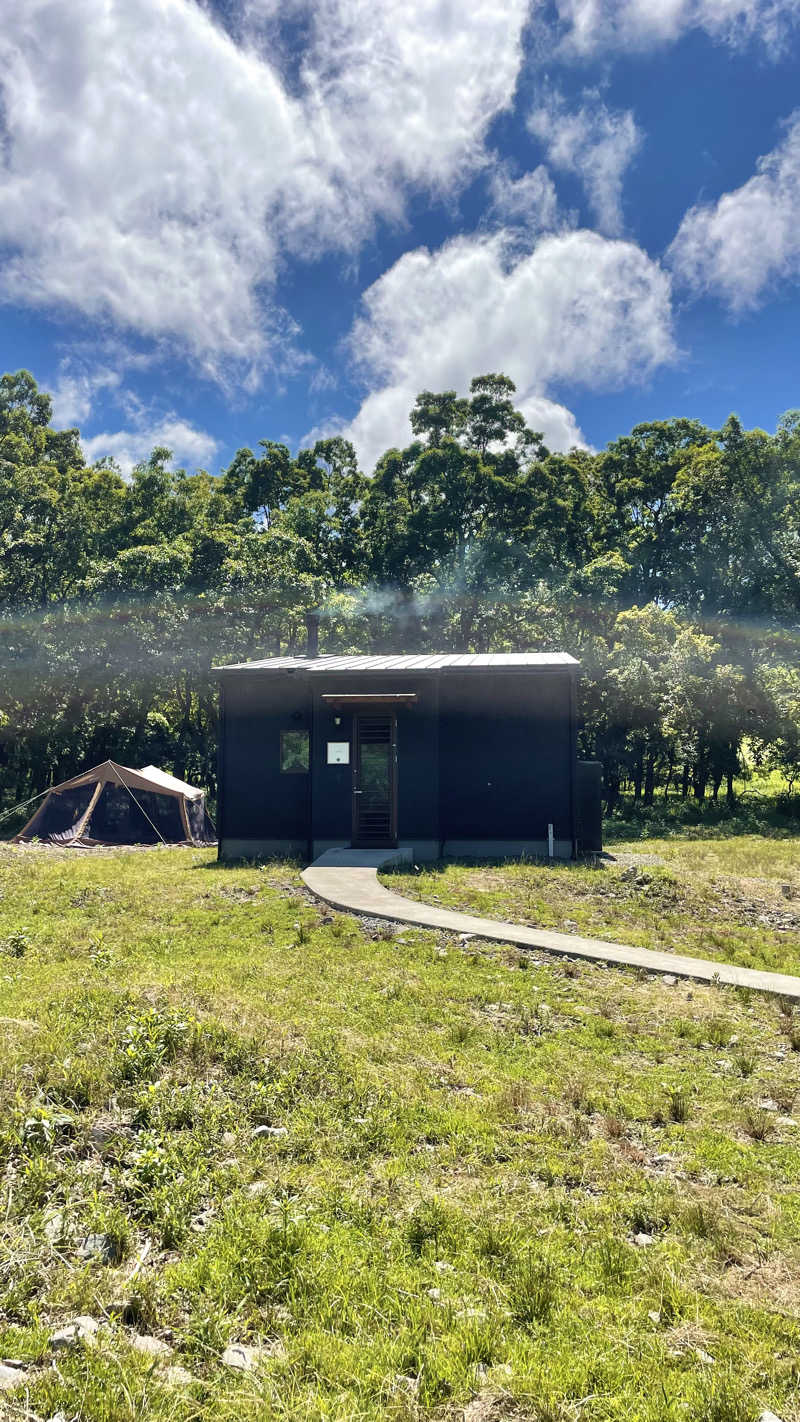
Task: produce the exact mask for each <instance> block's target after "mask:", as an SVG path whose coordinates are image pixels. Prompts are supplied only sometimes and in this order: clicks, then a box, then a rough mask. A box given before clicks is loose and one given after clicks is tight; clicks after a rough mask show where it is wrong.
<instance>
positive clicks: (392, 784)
mask: <svg viewBox="0 0 800 1422" xmlns="http://www.w3.org/2000/svg"><path fill="white" fill-rule="evenodd" d="M362 716H369V718H370V720H373V721H374V720H376V719H378V717H377V716H376V713H375V711H374V710H367V709H366V708H365V709H364V710H363V711H359V710H354V712H353V737H352V739H353V773H352V775H351V777H350V805H351V821H350V843H351V844H352V846H353V848H354V849H357V848H359V847H361V848H371V847H372V846H369V845H362V846H359V843H358V839H359V835H358V830H359V823H358V806H359V801H358V799H357V798H356V791H357V790H360V789H361V787H360V785H359V783H358V781H359V776H360V771H361V737H360V734H359V725H360V721H361V717H362ZM381 716H385V718H386V720H387V721H388V722H389V796H390V804H389V843H388V844H387V845H386V846H385V847H386V848H387V849H396V848H397V712H396V711H394V710H392V711H390V710H386V711H384V712H382V713H381ZM375 848H376V849H382V848H384V846H383V845H376V846H375Z"/></svg>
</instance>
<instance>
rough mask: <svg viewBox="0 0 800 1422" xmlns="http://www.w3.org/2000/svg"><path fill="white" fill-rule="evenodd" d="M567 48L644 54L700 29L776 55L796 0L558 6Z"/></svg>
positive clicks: (603, 0)
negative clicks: (756, 42)
mask: <svg viewBox="0 0 800 1422" xmlns="http://www.w3.org/2000/svg"><path fill="white" fill-rule="evenodd" d="M556 10H557V13H558V18H559V20H560V22H561V24H562V25H563V26H564V27H565V40H564V45H565V48H566V49H568V50H571V51H572V52H573V53H574V54H576V55H581V56H583V55H588V54H593V53H595V52H596V51H598V50H604V49H605V50H619V49H623V50H643V49H651V48H654V47H655V46H657V45H659V44H666V43H671V42H673V41H675V40H677V39H679V38H680V36H681V35H682V34H684V33H685V32H686V31H687V30H692V29H701V30H705V31H706V33H707V34H709V35H711V36H712V38H714V39H716V40H722V41H724V42H726V43H732V44H736V43H742V42H744V41H746V40H749V39H752V38H754V37H755V38H758V39H760V40H761V41H762V42H763V43H764V44H765V45H766V46H767V48H769V49H777V48H779V47H780V45H781V44H782V43H783V42H784V40H785V38H786V35H787V33H788V31H789V29H790V27H791V26H792V24H793V23H794V22H795V21H796V20H797V18H798V15H799V14H800V0H556Z"/></svg>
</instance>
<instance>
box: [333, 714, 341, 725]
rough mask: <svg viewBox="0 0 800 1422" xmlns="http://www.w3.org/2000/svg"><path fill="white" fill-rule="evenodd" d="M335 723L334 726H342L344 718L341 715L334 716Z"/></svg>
mask: <svg viewBox="0 0 800 1422" xmlns="http://www.w3.org/2000/svg"><path fill="white" fill-rule="evenodd" d="M333 724H334V726H341V724H342V718H341V716H334V718H333Z"/></svg>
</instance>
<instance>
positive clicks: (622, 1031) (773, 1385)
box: [0, 839, 800, 1422]
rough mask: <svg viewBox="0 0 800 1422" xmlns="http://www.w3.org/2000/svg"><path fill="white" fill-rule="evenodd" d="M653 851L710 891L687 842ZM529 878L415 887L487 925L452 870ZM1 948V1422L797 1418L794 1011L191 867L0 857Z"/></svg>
mask: <svg viewBox="0 0 800 1422" xmlns="http://www.w3.org/2000/svg"><path fill="white" fill-rule="evenodd" d="M639 847H640V848H641V846H639ZM729 847H730V846H729ZM650 848H653V846H650ZM672 849H673V850H674V852H675V856H676V858H675V860H674V861H673V860H670V861H669V872H670V873H674V874H676V875H678V874H679V873H680V875H684V874H685V875H688V876H689V877H690V878H691V877H692V876H693V875H694V877H695V879H696V884H695V888H694V890H693V891H694V892H696V893H697V894H699V895H701V896H702V894H703V893H704V892H705V890H704V889H703V887H702V886H703V885H704V884H705V880H706V876H708V875H711V876H714V875H716V874H718V873H719V872H721V871H720V869H719V867H718V865H717V863H716V861H708V860H706V859H702V858H701V859H698V860H697V861H694V860H691V858H690V860H684V859H683V858H682V857H681V856H683V854H684V852H685V853H686V854H687V855H690V856H691V853H694V851H695V849H702V850H703V851H704V852H706V851H709V852H710V850H711V849H713V846H709V845H706V844H702V845H700V846H698V845H696V844H692V845H691V846H681V844H680V843H679V842H678V841H672ZM778 849H780V853H781V854H782V855H785V856H787V857H786V859H785V860H784V859H781V860H780V868H779V870H777V871H776V872H777V873H778V874H779V876H780V875H783V874H784V873H788V872H789V871H793V872H795V873H796V871H797V862H798V861H797V847H796V845H792V843H791V842H790V841H782V842H780V844H778V843H777V842H776V846H775V850H776V853H777V850H778ZM717 852H718V853H719V854H721V855H723V858H724V856H725V854H726V853H727V849H723V847H722V846H721V845H718V846H717ZM732 852H734V853H735V854H738V855H740V856H744V858H743V859H741V858H740V859H737V860H736V865H737V871H738V868H739V867H741V866H742V865H746V864H749V863H750V859H749V858H748V857H747V856H748V850H747V847H746V844H745V840H744V839H739V840H737V841H736V843H735V844H734V845H732ZM749 852H750V853H754V852H755V850H754V849H751V851H749ZM792 856H794V857H792ZM678 861H680V862H678ZM692 866H694V867H692ZM786 866H788V868H787V867H786ZM773 867H775V866H774V864H773ZM539 872H540V871H539V870H536V869H532V868H531V867H530V866H523V867H521V868H514V867H510V868H508V869H502V870H500V869H496V868H490V869H489V870H482V871H478V870H476V869H474V868H471V869H470V868H464V869H453V870H448V871H447V872H446V873H445V874H436V875H433V876H431V881H432V883H433V884H434V885H435V886H438V887H437V892H439V893H440V896H441V895H442V894H443V892H444V891H445V889H446V891H447V892H448V893H449V892H450V889H451V888H452V891H453V893H454V895H455V896H456V897H457V896H458V895H459V894H466V893H467V889H466V887H465V880H464V877H463V876H473V881H472V882H473V887H472V888H471V889H470V890H469V904H470V907H471V908H474V909H481V908H483V907H484V904H483V902H482V901H481V899H480V891H479V890H478V889H477V888H476V887H475V884H476V883H477V880H475V879H474V876H476V875H477V874H478V873H483V874H488V875H489V876H497V875H501V874H502V876H504V882H505V883H508V884H511V885H512V887H513V886H514V885H516V884H517V880H519V883H520V884H523V883H524V882H525V881H526V876H530V875H531V874H537V875H538V874H539ZM542 872H543V873H544V874H545V875H550V876H552V878H553V879H554V880H555V878H557V877H558V871H551V870H549V869H546V870H544V871H542ZM570 872H571V873H572V874H573V875H574V877H575V882H576V883H578V882H580V883H581V884H583V882H584V877H583V876H586V875H590V876H591V875H592V874H593V875H594V877H593V880H592V882H597V883H600V882H601V881H602V876H603V875H604V874H605V875H608V874H611V875H612V876H613V874H614V872H615V871H614V870H611V871H608V870H604V871H588V870H584V869H581V868H578V867H575V868H574V869H573V870H571V871H570ZM567 878H568V875H567V873H565V874H564V875H562V876H561V883H562V888H561V894H562V896H563V894H564V893H566V892H567V888H568V885H567ZM394 882H395V884H396V883H397V880H394ZM421 883H422V880H421V879H414V880H413V883H412V887H415V888H416V889H419V887H420V884H421ZM492 883H494V881H493V880H492ZM681 883H683V879H681ZM447 886H449V887H447ZM515 891H516V890H515ZM489 892H491V893H493V894H495V893H502V892H505V890H502V889H501V888H500V887H498V886H496V885H495V886H494V887H492V888H491V889H490V890H489ZM509 892H511V890H509ZM525 892H526V893H527V892H528V891H527V890H525ZM543 895H544V890H540V889H539V888H537V889H536V893H535V896H534V897H535V900H536V903H537V904H538V902H539V900H540V899H542V901H543V902H544V898H543ZM576 897H577V898H578V899H580V900H581V902H583V900H584V898H585V897H586V896H585V895H581V894H580V893H577V894H576ZM621 902H622V908H620V907H619V906H617V907H616V908H614V907H613V904H610V905H609V906H608V912H609V914H611V915H612V917H613V913H616V912H622V909H623V908H624V903H625V902H626V900H625V899H624V898H623V900H622V901H621ZM614 903H616V900H614ZM508 907H509V908H510V907H511V905H510V904H509V905H508ZM565 912H566V910H565ZM537 913H538V909H537ZM707 927H709V931H710V926H708V925H707ZM617 932H618V933H619V935H620V936H621V926H620V925H619V924H618V925H617ZM0 945H2V948H1V949H0V1003H1V1004H2V1005H1V1006H0V1012H2V1014H3V1017H2V1022H0V1033H1V1034H2V1038H1V1041H2V1045H0V1073H1V1075H2V1084H0V1359H2V1358H6V1359H8V1358H15V1359H18V1360H22V1361H24V1362H26V1363H27V1364H28V1367H27V1370H26V1375H25V1376H26V1382H25V1386H24V1387H22V1388H20V1389H17V1390H16V1391H15V1392H4V1393H2V1394H0V1398H2V1401H0V1416H2V1417H3V1418H4V1419H5V1418H6V1417H9V1418H14V1417H18V1418H20V1419H23V1418H31V1417H38V1418H49V1417H52V1416H53V1415H54V1414H55V1413H56V1412H59V1411H60V1412H62V1413H63V1414H64V1415H65V1416H66V1417H68V1418H72V1417H78V1418H80V1419H81V1422H100V1420H101V1419H102V1422H112V1419H113V1422H117V1420H118V1419H133V1418H156V1419H170V1422H190V1419H192V1422H196V1419H200V1418H203V1419H205V1418H208V1419H212V1418H213V1419H215V1422H216V1419H222V1422H233V1419H272V1418H275V1419H296V1422H300V1419H303V1422H305V1419H311V1422H323V1419H325V1422H344V1419H347V1420H348V1422H351V1419H352V1422H356V1419H358V1420H359V1422H362V1419H363V1420H364V1422H367V1419H392V1420H393V1422H400V1419H404V1422H408V1419H413V1418H437V1419H438V1418H442V1419H444V1418H452V1419H456V1418H461V1417H463V1416H464V1415H465V1411H464V1410H465V1408H467V1407H468V1406H470V1407H471V1410H470V1411H469V1412H467V1413H466V1415H467V1416H468V1417H469V1418H470V1419H471V1422H472V1419H475V1422H477V1419H480V1422H499V1419H501V1418H503V1419H506V1418H511V1419H520V1422H521V1419H533V1422H577V1420H578V1419H591V1422H594V1420H595V1419H596V1422H608V1420H609V1419H623V1418H624V1419H631V1420H632V1422H684V1419H689V1418H691V1419H692V1422H695V1419H701V1420H702V1422H753V1419H755V1418H756V1417H757V1416H758V1413H759V1411H760V1410H761V1409H762V1408H763V1407H770V1408H772V1410H773V1411H775V1412H776V1413H777V1414H778V1415H779V1416H780V1417H782V1418H783V1419H784V1422H798V1419H800V1403H799V1402H798V1375H799V1373H800V1363H799V1362H798V1359H800V1326H799V1325H798V1322H797V1310H798V1304H799V1303H800V1204H798V1201H799V1200H800V1195H798V1185H799V1184H800V1128H798V1126H796V1125H795V1124H794V1119H793V1117H792V1111H793V1109H794V1103H795V1097H796V1094H797V1092H798V1087H799V1086H800V1081H798V1064H800V1051H796V1050H794V1049H793V1042H794V1043H795V1045H796V1046H798V1047H800V1032H798V1025H797V1023H796V1021H795V1019H794V1018H793V1016H792V1014H791V1011H790V1010H789V1008H788V1006H787V1004H782V1003H780V1002H777V1001H774V1000H771V999H768V998H762V997H759V996H757V995H748V994H745V993H741V992H734V991H729V990H726V989H722V988H715V987H707V988H706V987H697V986H695V987H691V986H688V985H686V984H679V985H678V986H676V987H671V988H670V987H666V986H665V985H664V984H663V983H662V982H661V981H660V980H656V981H650V980H648V979H647V978H644V977H640V976H637V975H635V974H632V973H623V972H620V971H616V970H610V969H603V968H599V967H589V966H586V965H581V966H578V965H576V964H573V963H570V962H559V961H546V960H540V959H539V955H536V954H532V955H527V956H525V955H522V954H520V953H519V952H517V951H516V950H513V949H512V948H510V947H509V946H507V945H502V944H497V945H492V944H483V945H475V944H472V945H470V946H469V948H468V949H464V948H461V947H460V946H459V944H458V941H457V940H453V939H447V938H444V937H442V936H441V935H439V936H437V935H434V934H431V933H423V932H419V931H415V930H410V929H408V930H401V931H398V932H393V931H392V930H391V929H390V928H388V927H387V928H374V927H370V925H366V926H365V925H362V924H360V923H358V922H357V921H355V920H352V919H349V918H347V917H345V916H341V915H335V914H333V913H331V912H330V911H328V910H327V909H325V908H324V907H323V906H322V905H319V904H317V903H314V902H312V901H311V900H310V899H309V898H308V897H307V895H306V894H305V892H304V890H303V888H302V884H301V881H300V879H299V874H298V872H297V869H296V868H295V867H293V866H291V865H288V864H269V865H265V866H262V867H259V866H255V865H247V866H238V867H234V868H225V869H223V868H218V867H217V866H216V865H215V864H214V863H213V861H212V858H211V855H210V854H209V853H206V852H195V851H186V850H175V851H152V852H142V853H130V854H124V853H114V854H97V855H94V854H91V855H85V856H83V855H80V854H71V853H69V852H67V853H47V852H43V851H20V852H15V851H13V850H0ZM775 1107H776V1108H777V1109H773V1108H775ZM259 1128H261V1129H259ZM263 1128H267V1129H266V1130H264V1129H263ZM98 1234H99V1235H102V1236H103V1238H104V1250H105V1257H100V1256H98V1255H95V1257H92V1258H86V1257H84V1255H85V1253H86V1251H85V1250H84V1249H83V1245H84V1242H85V1240H86V1238H87V1236H89V1235H98ZM637 1236H638V1242H637ZM648 1241H649V1242H648ZM82 1313H86V1314H91V1315H92V1316H93V1317H94V1318H95V1319H97V1320H99V1321H100V1322H101V1324H102V1327H101V1329H100V1331H99V1333H98V1334H97V1336H96V1341H95V1342H94V1344H93V1345H91V1346H88V1345H83V1344H81V1345H79V1346H78V1347H76V1348H75V1349H73V1350H67V1351H61V1352H59V1353H58V1354H57V1355H55V1356H54V1355H53V1353H52V1350H51V1349H50V1347H49V1345H48V1338H49V1336H50V1334H51V1332H52V1331H53V1329H54V1328H56V1327H58V1326H60V1325H62V1324H64V1323H66V1322H68V1321H69V1320H70V1319H71V1318H73V1317H75V1316H76V1315H78V1314H82ZM137 1333H138V1334H141V1333H148V1334H155V1335H157V1336H158V1337H160V1338H162V1339H164V1340H166V1341H167V1342H169V1344H170V1346H171V1347H172V1348H173V1350H174V1352H173V1357H172V1359H171V1363H172V1365H173V1366H180V1367H181V1368H183V1369H185V1370H186V1373H187V1374H188V1375H189V1377H190V1379H191V1381H189V1382H188V1383H187V1382H186V1380H185V1377H184V1379H183V1381H180V1379H178V1380H176V1379H175V1376H174V1375H170V1374H169V1372H168V1370H167V1367H166V1365H162V1364H161V1363H159V1362H157V1361H155V1362H154V1360H153V1359H152V1358H151V1357H148V1356H146V1355H144V1354H142V1353H140V1352H137V1351H135V1350H134V1348H133V1346H132V1339H133V1338H134V1336H135V1335H136V1334H137ZM234 1341H236V1342H243V1343H248V1344H251V1345H254V1346H262V1347H263V1348H264V1349H265V1350H266V1351H265V1354H264V1355H263V1358H262V1362H261V1365H260V1366H259V1367H258V1368H257V1369H256V1370H255V1371H254V1372H252V1373H250V1374H246V1375H237V1374H235V1373H233V1372H231V1371H230V1370H229V1369H226V1368H225V1367H224V1366H223V1365H222V1362H221V1355H222V1352H223V1350H224V1348H225V1347H226V1346H227V1345H228V1344H229V1343H230V1342H234Z"/></svg>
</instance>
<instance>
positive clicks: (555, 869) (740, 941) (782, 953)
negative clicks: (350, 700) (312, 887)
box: [385, 833, 800, 974]
mask: <svg viewBox="0 0 800 1422" xmlns="http://www.w3.org/2000/svg"><path fill="white" fill-rule="evenodd" d="M385 877H386V882H387V883H391V886H392V888H394V889H396V890H398V891H399V892H400V893H403V894H407V895H409V896H410V897H412V898H419V899H422V900H424V901H425V902H428V903H436V904H440V905H442V906H443V907H445V906H446V907H448V908H456V909H461V910H463V911H464V912H473V913H480V914H484V915H486V916H487V917H488V918H500V919H507V920H511V921H513V922H515V923H530V924H535V925H538V926H539V927H542V928H551V929H557V930H560V931H564V932H567V933H569V932H574V933H581V934H585V935H586V936H587V937H590V938H606V939H608V938H610V939H615V940H618V941H619V942H622V943H630V944H632V945H633V946H634V947H639V948H659V949H662V950H664V951H666V952H676V953H688V954H690V955H691V956H693V957H700V958H720V959H722V960H724V961H727V962H732V963H739V964H741V965H742V966H743V967H747V968H768V969H770V970H771V971H773V972H787V973H797V974H800V836H797V837H790V836H775V837H774V838H766V837H764V836H762V835H753V834H741V833H740V834H736V835H732V836H729V837H725V838H719V837H717V836H709V835H705V836H703V837H700V838H689V837H687V836H685V835H684V836H677V835H671V836H670V837H668V838H665V839H655V838H651V837H648V838H647V839H646V840H641V839H639V840H631V841H629V842H626V841H619V842H612V843H611V845H610V857H609V858H607V859H604V860H601V861H600V862H599V863H598V864H596V865H581V866H579V865H577V864H567V863H554V864H553V865H552V866H551V865H549V864H544V863H541V862H540V863H538V864H537V863H519V862H517V863H509V864H498V865H496V866H494V867H491V868H487V867H486V866H484V865H480V864H473V865H469V864H453V863H449V862H448V863H446V864H438V865H435V866H433V867H431V868H429V869H426V870H424V871H423V872H422V873H415V874H410V873H405V874H404V873H402V872H392V873H391V874H390V875H387V876H385Z"/></svg>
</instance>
